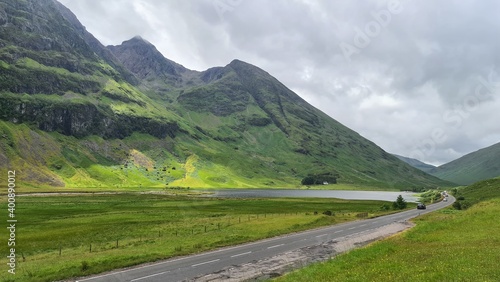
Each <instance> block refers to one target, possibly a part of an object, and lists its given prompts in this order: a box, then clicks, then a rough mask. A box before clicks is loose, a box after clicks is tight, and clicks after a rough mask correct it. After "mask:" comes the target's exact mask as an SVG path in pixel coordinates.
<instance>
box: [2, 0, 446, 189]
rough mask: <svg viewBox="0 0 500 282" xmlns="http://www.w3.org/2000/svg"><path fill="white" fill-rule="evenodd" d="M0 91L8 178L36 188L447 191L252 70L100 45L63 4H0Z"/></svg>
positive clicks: (128, 44)
mask: <svg viewBox="0 0 500 282" xmlns="http://www.w3.org/2000/svg"><path fill="white" fill-rule="evenodd" d="M0 89H1V91H0V174H2V175H6V170H8V169H12V168H16V170H18V172H19V173H18V174H19V178H18V181H20V182H22V183H24V184H25V185H31V186H32V187H40V186H45V187H70V188H71V187H85V188H95V187H102V188H103V189H107V188H123V187H161V188H163V187H229V188H238V187H297V186H300V185H301V180H302V179H303V178H305V177H307V176H310V175H313V176H316V177H317V178H318V177H322V176H328V179H331V180H333V179H335V180H336V181H338V182H339V183H352V184H363V185H373V186H383V187H398V188H401V189H413V190H420V189H425V188H435V187H438V186H446V185H449V183H448V182H446V181H443V180H441V179H438V178H436V177H434V176H431V175H428V174H425V173H424V172H422V171H420V170H417V169H415V168H413V167H411V166H409V165H407V164H406V163H404V162H402V161H400V160H399V159H397V158H396V157H394V156H392V155H391V154H388V153H387V152H385V151H384V150H382V149H381V148H380V147H378V146H377V145H376V144H374V143H373V142H371V141H369V140H367V139H365V138H363V137H362V136H360V135H359V134H358V133H356V132H354V131H353V130H351V129H349V128H347V127H346V126H344V125H342V124H340V123H339V122H337V121H336V120H334V119H333V118H331V117H329V116H327V115H326V114H324V113H323V112H321V111H319V110H318V109H316V108H314V107H313V106H311V105H310V104H308V103H307V102H306V101H305V100H303V99H302V98H301V97H299V96H298V95H297V94H295V93H294V92H293V91H291V90H290V89H288V88H287V87H286V86H285V85H283V84H282V83H281V82H279V81H278V80H277V79H276V78H274V77H273V76H271V75H270V74H269V73H267V72H266V71H264V70H262V69H260V68H258V67H256V66H253V65H251V64H249V63H246V62H243V61H240V60H233V61H232V62H230V63H229V64H227V65H226V66H222V67H214V68H210V69H208V70H206V71H202V72H199V71H193V70H189V69H187V68H185V67H183V66H182V65H180V64H178V63H176V62H173V61H171V60H168V59H167V58H165V57H164V56H163V55H162V54H161V53H160V52H158V50H157V49H156V48H155V46H153V45H152V44H151V43H149V42H147V41H146V40H144V39H143V38H141V37H134V38H132V39H130V40H127V41H125V42H123V43H122V44H121V45H118V46H107V47H104V46H103V45H102V44H100V43H99V41H97V39H95V38H94V37H93V36H92V35H91V34H90V33H89V32H87V31H86V29H85V27H83V26H82V25H81V23H79V21H78V20H77V18H76V17H75V16H74V15H73V14H72V13H71V11H69V10H68V9H66V8H65V7H64V6H62V5H61V4H59V3H58V2H57V1H55V0H23V1H18V0H0ZM329 182H331V181H329Z"/></svg>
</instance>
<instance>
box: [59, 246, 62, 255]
mask: <svg viewBox="0 0 500 282" xmlns="http://www.w3.org/2000/svg"><path fill="white" fill-rule="evenodd" d="M61 251H62V250H61V243H59V256H61Z"/></svg>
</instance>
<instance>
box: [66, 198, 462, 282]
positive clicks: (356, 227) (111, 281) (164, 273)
mask: <svg viewBox="0 0 500 282" xmlns="http://www.w3.org/2000/svg"><path fill="white" fill-rule="evenodd" d="M454 201H455V198H453V197H452V196H449V197H448V201H447V202H439V203H435V204H432V205H428V206H427V209H425V210H417V209H414V210H409V211H404V212H400V213H396V214H391V215H386V216H381V217H377V218H373V219H366V220H359V221H354V222H348V223H343V224H338V225H334V226H330V227H325V228H319V229H314V230H310V231H304V232H300V233H294V234H291V235H286V236H281V237H275V238H271V239H265V240H261V241H258V242H253V243H247V244H243V245H238V246H234V247H227V248H223V249H219V250H215V251H210V252H206V253H201V254H197V255H191V256H186V257H180V258H174V259H169V260H165V261H161V262H156V263H153V264H146V265H142V266H137V267H133V268H129V269H123V270H116V271H112V272H109V273H104V274H101V275H96V276H91V277H85V278H81V279H77V280H76V281H78V282H115V281H116V282H125V281H126V282H166V281H167V282H168V281H182V280H186V279H192V278H194V277H197V276H200V275H204V274H209V273H213V272H216V271H219V270H221V269H223V268H225V267H228V266H231V265H241V264H245V263H249V262H251V261H254V260H260V259H264V258H268V257H272V256H275V255H277V254H280V253H284V252H288V251H292V250H295V249H298V248H303V247H307V246H312V245H318V244H320V243H322V242H326V241H329V240H334V239H336V238H340V237H344V236H348V235H352V234H355V233H358V232H364V231H367V230H371V229H376V228H379V227H382V226H384V225H387V224H390V223H393V222H398V221H405V220H409V219H411V218H414V217H416V216H419V215H421V214H425V213H429V212H432V211H435V210H438V209H442V208H444V207H447V206H449V205H451V204H453V202H454Z"/></svg>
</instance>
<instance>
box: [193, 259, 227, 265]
mask: <svg viewBox="0 0 500 282" xmlns="http://www.w3.org/2000/svg"><path fill="white" fill-rule="evenodd" d="M219 260H220V259H214V260H211V261H206V262H202V263H197V264H193V265H191V267H197V266H200V265H204V264H209V263H212V262H216V261H219Z"/></svg>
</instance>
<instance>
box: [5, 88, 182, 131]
mask: <svg viewBox="0 0 500 282" xmlns="http://www.w3.org/2000/svg"><path fill="white" fill-rule="evenodd" d="M0 109H1V111H0V119H2V120H8V121H10V122H13V123H28V124H34V125H36V126H37V127H38V128H39V129H41V130H44V131H48V132H52V131H57V132H59V133H62V134H64V135H70V136H75V137H84V136H88V135H97V136H101V137H104V138H124V137H127V136H130V135H131V134H132V133H134V132H141V133H147V134H150V135H153V136H156V137H158V138H164V137H166V136H170V137H175V134H176V133H177V131H178V130H179V126H178V125H177V123H175V122H171V121H167V120H158V119H153V118H147V117H139V116H127V115H116V114H113V113H112V112H111V110H110V109H109V108H101V107H97V106H95V105H94V104H91V103H73V102H70V101H62V102H56V103H54V102H49V101H47V102H43V101H41V100H34V99H26V98H25V99H22V98H13V97H12V98H10V99H7V98H2V99H0Z"/></svg>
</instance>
